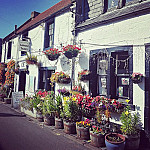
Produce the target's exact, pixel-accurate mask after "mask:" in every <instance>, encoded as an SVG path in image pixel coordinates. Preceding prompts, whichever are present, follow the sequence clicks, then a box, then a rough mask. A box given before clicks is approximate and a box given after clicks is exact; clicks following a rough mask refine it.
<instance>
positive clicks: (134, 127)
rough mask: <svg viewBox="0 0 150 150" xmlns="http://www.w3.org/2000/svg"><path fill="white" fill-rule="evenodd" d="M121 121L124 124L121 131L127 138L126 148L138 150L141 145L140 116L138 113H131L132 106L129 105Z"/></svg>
mask: <svg viewBox="0 0 150 150" xmlns="http://www.w3.org/2000/svg"><path fill="white" fill-rule="evenodd" d="M128 102H129V100H128ZM128 102H127V103H128ZM120 120H121V123H122V125H121V131H122V133H123V134H124V135H125V136H126V148H127V149H129V150H136V149H138V148H139V143H140V128H141V121H140V116H139V114H138V113H137V112H136V113H131V111H130V106H128V105H127V106H126V107H125V109H124V111H123V112H122V114H121V116H120Z"/></svg>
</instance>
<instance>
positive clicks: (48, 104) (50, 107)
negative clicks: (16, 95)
mask: <svg viewBox="0 0 150 150" xmlns="http://www.w3.org/2000/svg"><path fill="white" fill-rule="evenodd" d="M48 93H49V94H48V95H47V96H46V97H45V98H44V102H43V107H42V110H43V114H44V115H46V114H50V115H53V114H54V112H55V110H56V106H55V94H54V91H50V92H48Z"/></svg>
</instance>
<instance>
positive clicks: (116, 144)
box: [105, 133, 125, 150]
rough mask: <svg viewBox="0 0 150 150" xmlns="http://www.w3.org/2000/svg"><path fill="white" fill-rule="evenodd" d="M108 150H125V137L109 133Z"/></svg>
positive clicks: (107, 139) (106, 141)
mask: <svg viewBox="0 0 150 150" xmlns="http://www.w3.org/2000/svg"><path fill="white" fill-rule="evenodd" d="M105 144H106V148H107V150H124V147H125V136H123V135H121V134H118V133H109V134H107V135H106V136H105Z"/></svg>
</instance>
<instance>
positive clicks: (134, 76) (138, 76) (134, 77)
mask: <svg viewBox="0 0 150 150" xmlns="http://www.w3.org/2000/svg"><path fill="white" fill-rule="evenodd" d="M142 79H143V74H141V73H135V72H134V73H132V75H131V80H132V82H133V83H135V84H138V83H140V82H142Z"/></svg>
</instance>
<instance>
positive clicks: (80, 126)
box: [76, 119, 91, 140]
mask: <svg viewBox="0 0 150 150" xmlns="http://www.w3.org/2000/svg"><path fill="white" fill-rule="evenodd" d="M90 126H91V122H90V120H89V119H86V120H85V121H80V122H76V131H77V137H78V138H79V139H81V140H89V139H90V131H89V128H90Z"/></svg>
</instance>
